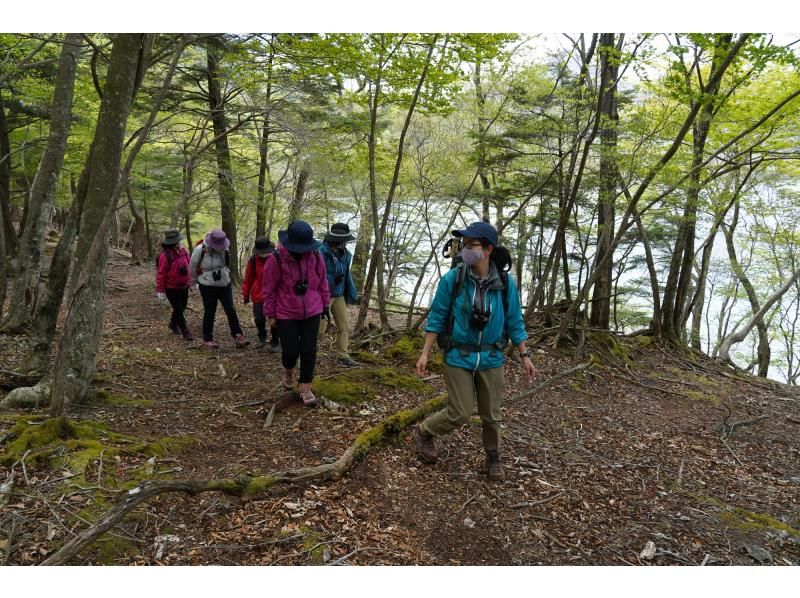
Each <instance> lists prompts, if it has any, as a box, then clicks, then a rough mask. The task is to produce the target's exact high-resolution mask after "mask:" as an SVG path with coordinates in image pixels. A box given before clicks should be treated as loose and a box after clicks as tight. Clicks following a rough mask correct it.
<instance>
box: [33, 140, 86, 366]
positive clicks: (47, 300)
mask: <svg viewBox="0 0 800 598" xmlns="http://www.w3.org/2000/svg"><path fill="white" fill-rule="evenodd" d="M94 146H95V141H94V140H93V141H92V145H91V146H90V147H89V154H88V155H87V157H86V163H85V165H84V167H83V172H81V176H80V179H79V180H78V186H77V189H76V191H75V193H74V194H73V197H72V205H71V206H70V209H69V213H68V214H67V221H66V223H65V224H64V229H63V230H62V231H61V237H59V239H58V243H57V244H56V249H55V251H54V252H53V259H52V261H51V262H50V270H49V273H48V276H47V286H46V287H45V291H44V293H43V294H42V297H41V298H40V299H39V303H38V305H37V307H36V315H35V317H34V319H33V334H32V337H31V338H32V342H31V349H30V352H29V354H28V357H27V360H26V364H25V368H26V371H28V372H31V373H35V372H36V373H40V374H44V373H45V372H46V371H47V370H48V367H47V365H48V361H49V359H50V349H51V347H52V345H53V336H54V335H55V330H56V321H57V320H58V312H59V310H60V309H61V303H62V300H63V297H64V291H65V289H66V287H67V280H68V278H69V272H70V265H71V262H72V251H73V244H74V241H75V237H77V235H78V233H79V232H80V226H81V216H82V214H83V206H84V201H85V199H86V191H87V186H88V184H89V168H90V167H91V164H92V154H93V151H94Z"/></svg>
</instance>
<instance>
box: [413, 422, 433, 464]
mask: <svg viewBox="0 0 800 598" xmlns="http://www.w3.org/2000/svg"><path fill="white" fill-rule="evenodd" d="M411 436H412V437H413V438H414V444H415V445H416V447H417V452H418V453H419V456H420V457H421V458H422V460H423V461H425V463H436V461H437V459H438V458H439V455H438V454H437V453H436V443H435V442H434V441H433V436H431V435H430V434H428V433H427V432H425V431H424V430H422V428H420V427H419V426H415V427H414V431H413V432H412V434H411Z"/></svg>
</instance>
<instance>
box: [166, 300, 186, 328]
mask: <svg viewBox="0 0 800 598" xmlns="http://www.w3.org/2000/svg"><path fill="white" fill-rule="evenodd" d="M164 293H165V294H166V296H167V300H169V304H170V305H171V306H172V317H171V318H170V320H169V327H170V328H177V329H178V330H180V331H181V332H183V331H184V330H186V318H185V317H184V315H183V312H184V311H186V306H187V305H188V303H189V289H165V290H164Z"/></svg>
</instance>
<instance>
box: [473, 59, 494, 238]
mask: <svg viewBox="0 0 800 598" xmlns="http://www.w3.org/2000/svg"><path fill="white" fill-rule="evenodd" d="M481 67H482V61H481V56H480V49H478V58H477V59H476V60H475V74H474V75H473V77H472V81H473V83H474V84H475V99H476V102H477V104H478V122H477V125H478V129H477V133H478V140H477V142H476V146H477V147H476V148H475V149H476V151H477V154H478V160H477V162H478V173H479V174H478V176H479V177H480V179H481V190H482V195H481V220H483V221H484V222H490V221H491V220H490V219H491V215H490V214H489V207H490V205H489V198H490V193H489V191H490V189H491V185H490V184H489V178H488V177H487V176H486V133H487V130H486V129H487V127H486V116H485V110H486V94H485V93H484V91H483V85H482V81H481Z"/></svg>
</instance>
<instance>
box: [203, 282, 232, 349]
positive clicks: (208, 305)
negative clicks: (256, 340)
mask: <svg viewBox="0 0 800 598" xmlns="http://www.w3.org/2000/svg"><path fill="white" fill-rule="evenodd" d="M199 287H200V296H201V297H203V340H204V341H206V342H208V341H211V340H214V316H216V315H217V301H219V302H220V303H222V309H224V310H225V315H226V316H228V326H230V329H231V336H233V337H236V335H237V334H242V327H241V326H240V325H239V316H238V315H237V314H236V309H235V308H234V307H233V290H232V287H231V285H228V286H226V287H211V286H208V285H204V284H201V285H199Z"/></svg>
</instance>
